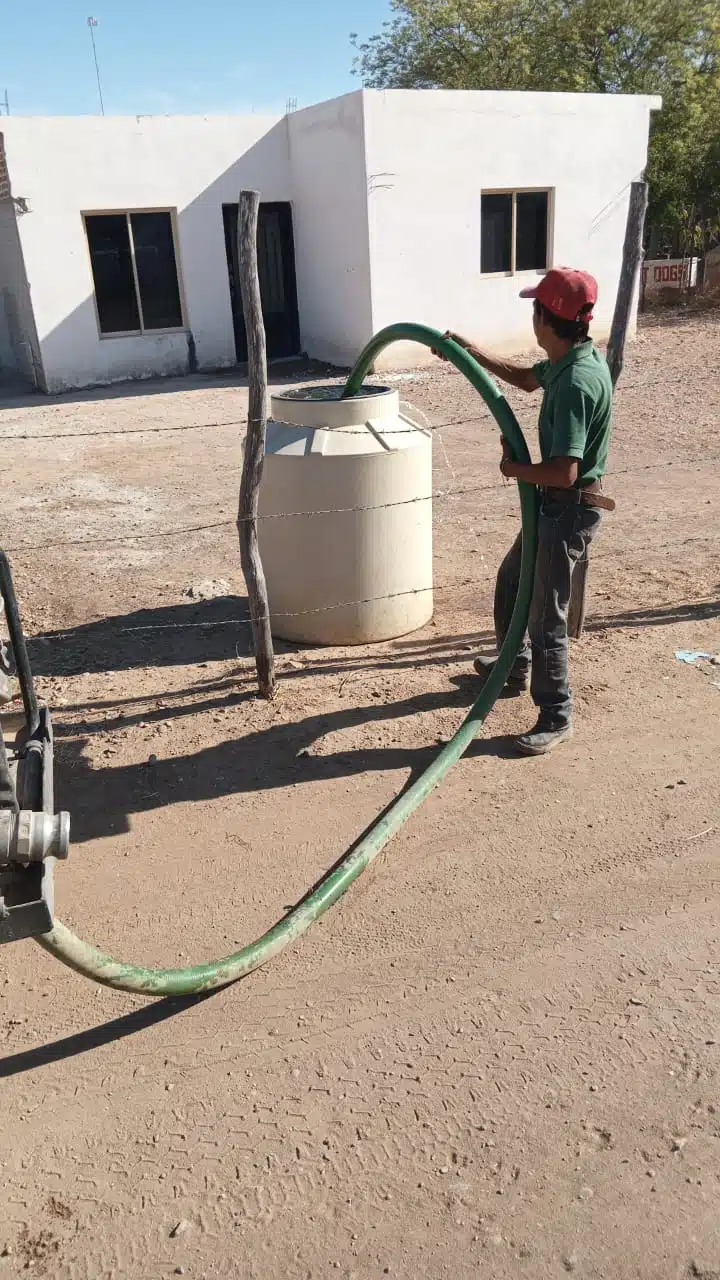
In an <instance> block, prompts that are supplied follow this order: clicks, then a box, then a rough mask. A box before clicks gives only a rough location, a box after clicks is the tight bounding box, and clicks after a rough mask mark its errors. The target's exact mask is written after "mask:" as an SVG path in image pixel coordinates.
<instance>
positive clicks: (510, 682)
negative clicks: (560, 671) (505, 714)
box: [473, 656, 530, 698]
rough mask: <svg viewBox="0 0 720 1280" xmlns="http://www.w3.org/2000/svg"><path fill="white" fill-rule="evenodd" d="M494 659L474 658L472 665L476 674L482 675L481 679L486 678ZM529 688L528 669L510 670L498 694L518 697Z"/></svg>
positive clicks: (494, 661) (506, 696) (491, 668)
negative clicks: (500, 692)
mask: <svg viewBox="0 0 720 1280" xmlns="http://www.w3.org/2000/svg"><path fill="white" fill-rule="evenodd" d="M496 661H497V659H496V658H486V657H484V656H481V657H479V658H476V659H475V661H474V662H473V667H474V668H475V671H476V672H477V674H478V675H479V676H482V678H483V680H487V679H488V677H489V676H490V674H491V672H492V670H493V667H494V666H495V663H496ZM529 688H530V673H529V672H528V671H519V672H518V671H511V672H510V675H509V676H508V678H507V680H506V681H505V688H504V689H503V691H502V694H501V695H500V696H501V697H504V698H519V697H520V695H521V694H523V693H527V692H528V689H529Z"/></svg>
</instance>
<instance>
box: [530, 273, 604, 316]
mask: <svg viewBox="0 0 720 1280" xmlns="http://www.w3.org/2000/svg"><path fill="white" fill-rule="evenodd" d="M520 297H521V298H537V300H538V302H541V303H542V305H543V306H544V307H547V309H548V311H552V313H553V315H554V316H558V317H559V319H561V320H577V319H578V317H579V315H580V312H581V311H582V313H583V316H582V318H583V320H587V321H590V320H592V318H593V313H592V309H593V307H594V306H595V303H596V302H597V298H598V284H597V280H596V279H595V277H594V276H591V275H589V274H588V272H587V271H575V270H574V269H573V268H572V267H553V268H552V270H551V271H548V273H547V275H545V276H543V278H542V280H541V281H540V283H539V284H537V285H534V286H533V288H532V289H523V290H522V292H521V294H520ZM585 308H588V310H585Z"/></svg>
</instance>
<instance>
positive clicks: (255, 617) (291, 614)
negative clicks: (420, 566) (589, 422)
mask: <svg viewBox="0 0 720 1280" xmlns="http://www.w3.org/2000/svg"><path fill="white" fill-rule="evenodd" d="M715 541H717V539H716V538H715V537H714V536H713V535H703V536H697V537H691V538H680V539H678V540H677V541H675V542H663V544H662V545H663V550H665V548H666V547H680V546H687V545H688V544H689V543H692V542H715ZM655 550H657V543H648V544H646V545H645V546H641V547H619V548H616V549H614V550H610V551H604V552H601V553H600V554H599V555H594V556H593V557H592V562H593V563H595V561H596V560H606V559H608V558H615V557H618V556H620V557H623V556H629V555H640V554H642V553H643V552H645V551H655ZM484 585H485V584H484V583H482V582H480V581H479V580H473V579H467V580H466V581H464V582H441V583H433V584H431V585H430V586H427V587H412V588H409V589H407V590H404V591H390V592H387V593H386V594H385V595H380V596H364V597H362V598H360V599H357V600H338V601H336V602H334V603H333V604H326V605H318V606H316V607H314V608H311V609H293V610H287V609H284V610H273V609H271V610H269V611H268V613H267V614H251V615H249V616H248V617H247V618H220V619H218V620H217V621H215V622H164V623H152V624H150V623H148V624H146V625H144V626H138V627H118V628H113V634H114V635H139V634H142V633H145V632H157V631H194V630H203V631H208V630H213V629H214V628H215V627H251V626H253V625H254V624H255V623H258V622H263V621H265V620H266V619H270V620H272V619H279V618H304V617H309V616H311V615H315V614H320V613H333V612H335V611H336V610H338V609H354V608H359V607H360V606H362V605H368V604H380V603H382V602H384V601H386V600H398V599H401V598H403V597H407V596H419V595H428V594H429V593H432V594H437V593H438V592H443V591H459V590H461V589H468V588H472V587H478V588H480V587H482V586H484ZM220 598H221V599H227V598H228V597H220ZM188 603H189V604H192V603H193V602H192V601H189V602H188ZM33 639H34V640H40V641H45V640H46V641H50V640H69V639H77V631H52V632H39V633H38V634H37V635H36V636H33Z"/></svg>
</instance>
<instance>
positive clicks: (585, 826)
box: [0, 315, 720, 1280]
mask: <svg viewBox="0 0 720 1280" xmlns="http://www.w3.org/2000/svg"><path fill="white" fill-rule="evenodd" d="M719 349H720V323H719V322H718V318H717V316H712V315H711V316H707V317H704V318H703V317H696V318H693V319H686V320H675V321H672V322H667V321H666V322H664V323H661V322H651V323H648V324H646V326H645V327H644V328H643V330H642V331H641V334H640V337H639V339H638V341H637V342H636V343H635V344H634V345H633V347H632V350H631V351H630V353H629V357H628V360H627V365H626V369H625V372H624V374H623V379H622V382H621V388H620V390H619V392H618V396H617V411H616V433H615V442H614V448H613V452H612V459H611V469H612V476H611V478H610V479H609V481H608V485H607V488H608V491H609V492H612V493H613V495H614V496H615V497H616V498H617V501H618V510H617V513H616V514H615V515H614V516H613V517H610V518H607V519H606V520H605V522H604V526H603V530H602V534H601V537H600V540H599V541H598V543H597V544H596V550H595V553H594V558H593V563H592V572H591V605H590V618H589V624H588V628H587V631H586V633H585V636H584V637H583V639H582V640H581V641H580V642H579V643H577V644H575V645H574V646H573V649H572V666H573V673H574V687H575V691H576V701H577V733H576V737H575V740H574V741H573V742H572V743H571V744H569V745H568V746H567V747H565V748H563V750H562V751H560V752H558V753H557V754H556V755H554V756H552V757H549V758H547V759H544V760H534V761H533V760H523V759H518V758H515V757H514V756H513V754H512V751H511V749H510V746H509V741H508V735H510V734H512V733H514V732H516V731H518V730H522V729H524V728H526V727H528V726H529V725H530V724H531V723H532V720H533V716H532V712H533V708H532V705H531V704H530V702H529V700H519V701H511V702H501V703H500V704H499V705H498V707H497V709H496V710H495V711H494V712H493V713H492V715H491V717H490V719H489V721H488V723H487V725H486V728H485V733H484V736H483V737H482V738H481V739H480V740H479V741H478V742H477V744H476V747H475V749H474V750H473V751H472V752H471V753H470V755H469V757H467V758H465V759H464V760H463V761H461V762H460V764H458V765H457V766H456V767H455V768H454V770H453V771H452V773H451V774H450V776H449V778H448V780H447V781H446V782H445V784H444V786H443V787H442V788H441V789H440V790H439V791H438V792H436V793H435V794H434V795H433V796H432V797H431V798H430V800H429V801H428V802H427V803H426V804H425V805H424V807H423V808H422V809H421V810H420V811H419V812H418V813H417V814H416V815H415V816H414V817H413V819H412V820H411V821H410V822H409V823H408V824H407V825H406V826H405V827H404V828H403V830H402V832H401V833H400V834H399V835H398V836H396V838H395V839H394V840H393V841H392V842H391V843H390V845H389V846H388V848H387V850H386V851H385V853H384V854H383V855H382V856H381V857H380V858H379V859H378V860H377V862H376V863H374V864H373V867H372V868H371V869H370V870H369V871H368V872H367V873H366V874H365V875H364V876H363V877H362V878H361V880H360V881H359V882H358V883H357V884H356V885H355V886H354V887H353V889H352V890H351V891H350V893H349V894H348V895H347V897H346V898H345V899H344V900H343V901H342V902H341V903H340V904H339V905H338V906H337V907H336V908H334V909H333V910H332V911H331V912H330V913H329V914H328V915H326V916H325V917H324V918H323V920H322V921H321V922H320V923H319V924H317V925H316V926H315V927H314V928H313V929H312V930H311V932H310V933H309V934H308V935H307V936H306V937H305V938H304V939H303V940H302V941H301V942H300V943H299V944H298V945H297V946H295V947H294V948H292V949H290V950H288V951H287V952H285V953H284V954H283V955H282V956H281V957H280V958H279V959H277V960H276V961H275V962H274V963H273V964H272V965H271V966H270V967H269V968H267V969H266V970H264V971H262V972H259V973H256V974H254V975H252V976H251V977H250V978H249V979H247V980H246V981H245V982H243V983H241V984H240V985H238V986H236V987H234V988H232V989H229V990H226V991H224V992H222V993H220V994H218V995H215V996H213V997H211V998H208V999H205V1000H202V1001H197V1002H181V1001H177V1000H175V1001H164V1002H159V1003H152V1002H145V1001H142V1000H139V999H134V998H132V997H128V996H124V995H118V994H115V993H112V992H110V991H106V990H104V989H102V988H100V987H95V986H93V985H92V984H90V983H88V982H86V981H85V980H83V979H81V978H80V977H78V976H76V975H74V974H73V973H71V972H70V971H69V970H66V969H64V968H63V967H62V966H60V965H59V964H57V963H56V962H54V961H53V960H51V959H50V958H49V957H48V956H46V955H45V954H44V953H43V952H41V951H40V950H39V948H37V947H36V946H34V945H33V944H32V943H30V942H28V943H21V944H17V945H15V946H12V947H5V948H3V951H2V954H1V955H0V965H1V968H0V974H1V975H2V976H1V978H0V1034H1V1035H2V1039H3V1047H4V1058H3V1060H2V1066H1V1074H2V1076H3V1081H2V1116H3V1120H2V1126H1V1128H0V1159H1V1160H2V1166H3V1174H4V1177H3V1183H4V1194H3V1196H2V1199H1V1202H0V1254H1V1255H2V1256H0V1280H2V1278H3V1277H5V1276H8V1277H9V1276H24V1275H27V1274H31V1275H46V1276H52V1277H58V1278H60V1280H104V1278H108V1280H109V1278H110V1277H123V1278H128V1280H161V1278H162V1277H166V1276H172V1275H185V1276H188V1277H192V1280H201V1277H208V1278H209V1277H224V1278H228V1277H243V1280H272V1278H274V1277H289V1278H292V1280H294V1278H295V1277H298V1278H300V1277H326V1276H334V1275H338V1276H341V1277H346V1278H347V1280H350V1277H354V1278H356V1280H361V1278H362V1280H365V1278H368V1280H375V1277H382V1276H384V1275H390V1276H395V1277H403V1278H404V1280H414V1278H416V1277H427V1278H428V1280H465V1278H469V1277H477V1276H481V1277H482V1276H487V1277H490V1278H492V1280H551V1278H552V1277H555V1276H557V1277H560V1276H563V1275H566V1274H567V1273H574V1274H577V1275H578V1276H581V1277H586V1278H592V1280H596V1278H600V1277H602V1278H607V1280H631V1278H635V1277H638V1278H641V1280H692V1278H695V1280H718V1277H720V1215H719V1214H718V1197H719V1195H720V1087H719V1084H720V1076H719V1074H718V1071H719V1068H720V1032H719V1031H718V1026H719V1015H720V975H719V974H718V967H717V959H718V953H719V951H718V948H719V944H720V912H719V907H720V860H719V855H720V792H719V789H718V749H719V747H720V673H719V671H718V668H717V667H712V666H710V665H709V664H705V665H702V666H697V667H692V666H686V665H683V664H681V663H680V662H678V661H676V659H675V651H676V650H677V649H697V650H707V651H708V652H711V653H717V652H718V651H719V650H720V558H719V557H720V531H719V530H718V515H719V513H720V501H719V500H720V486H719V484H718V479H717V475H718V471H717V464H718V460H719V457H718V455H719V453H720V446H719V445H718V424H719V423H720V366H719V364H718V350H719ZM301 376H306V374H303V371H295V370H292V369H284V370H283V371H282V374H281V377H282V379H283V380H284V381H286V382H297V381H298V379H299V378H300V377H301ZM314 376H315V377H317V371H315V373H314ZM400 386H401V389H402V394H403V397H404V398H405V399H407V400H408V401H410V402H412V403H414V404H415V405H417V406H419V407H420V408H422V409H423V410H424V411H425V412H426V413H427V414H428V415H429V417H430V419H431V421H432V422H433V423H434V424H436V425H437V424H441V423H449V424H452V425H449V426H447V427H446V428H444V429H443V430H438V431H437V432H436V435H435V444H436V448H435V469H436V478H435V479H436V487H437V489H438V490H439V491H442V492H443V493H444V494H446V496H444V497H439V498H438V499H437V500H436V503H435V536H436V550H435V577H436V588H437V591H436V611H435V617H434V621H433V623H432V625H431V626H428V627H427V628H426V629H425V630H424V631H423V632H420V633H417V634H415V635H412V636H409V637H407V638H406V639H403V640H399V641H397V642H394V643H388V644H383V645H378V646H376V647H373V648H365V649H345V650H340V649H337V650H335V649H332V650H329V649H324V650H317V649H315V650H302V649H299V648H295V647H293V646H289V645H285V646H282V645H281V646H279V648H280V653H279V659H278V665H279V670H280V673H281V677H282V678H281V685H280V692H279V696H278V698H277V700H276V702H275V703H273V704H272V705H268V704H266V703H263V702H260V701H258V699H257V698H256V697H255V695H254V683H253V671H252V662H251V660H250V658H249V656H248V655H249V648H248V645H249V635H248V627H247V625H246V624H245V623H243V621H242V619H243V617H244V616H245V615H246V607H245V600H244V592H243V581H242V577H241V574H240V570H239V565H238V554H237V544H236V536H235V529H234V525H233V518H234V509H235V504H236V491H237V484H238V462H239V449H238V439H239V434H240V431H241V429H242V421H243V413H244V410H245V405H246V392H245V390H244V388H243V385H242V384H241V383H240V382H238V380H237V379H234V378H233V377H226V378H201V377H197V378H194V379H191V380H187V381H182V382H177V383H167V382H165V383H162V382H159V383H152V384H147V385H143V386H136V387H131V388H128V387H123V388H115V389H109V390H101V391H96V392H88V393H82V394H77V395H67V396H64V397H62V398H60V399H54V400H44V399H40V398H37V397H27V398H25V399H23V398H15V399H10V398H6V399H5V400H3V401H2V409H1V412H0V435H2V438H3V473H4V486H3V493H4V497H3V502H4V516H5V530H4V534H3V542H4V545H5V547H6V548H8V549H10V550H11V559H12V562H13V566H14V571H15V575H16V580H17V587H18V591H19V594H20V596H21V600H22V604H23V609H24V616H25V621H26V626H27V630H28V632H29V634H30V635H31V636H32V637H33V638H32V644H31V652H32V659H33V663H34V666H35V670H36V672H37V676H38V683H39V687H40V690H41V692H42V694H43V696H44V697H46V698H47V700H48V701H49V702H50V704H51V706H52V707H53V708H54V718H55V724H56V733H57V751H56V794H57V797H58V802H59V804H61V805H62V807H63V808H68V809H70V810H71V812H72V819H73V832H74V844H73V847H72V850H71V857H70V859H69V861H68V863H67V864H66V865H65V866H63V867H62V868H61V869H60V870H59V871H58V873H57V907H58V912H59V915H60V916H61V918H63V919H64V920H65V921H66V923H68V924H70V925H71V926H72V927H73V928H75V929H76V930H77V931H78V932H80V933H81V934H82V935H83V936H84V937H86V938H88V939H89V940H91V941H94V942H96V943H98V944H99V945H101V946H102V947H103V948H104V949H106V950H110V951H112V952H114V953H116V954H120V955H121V956H122V957H123V958H126V959H134V960H138V961H143V962H145V963H147V964H174V963H182V962H189V961H190V960H191V959H192V960H196V959H200V958H209V957H211V956H215V955H218V954H222V953H226V952H227V951H229V950H231V949H233V948H235V946H236V945H237V944H242V943H244V942H247V941H249V940H250V939H251V938H252V937H253V936H255V935H256V934H257V933H258V932H259V931H261V930H262V929H263V928H265V927H267V926H268V925H269V924H270V923H272V922H273V921H274V920H275V919H276V918H278V917H279V916H280V915H281V914H282V912H283V910H284V908H285V907H287V905H288V904H290V903H293V902H295V901H296V900H297V899H298V898H299V897H300V896H301V895H302V893H303V891H304V890H305V888H306V887H307V886H308V885H310V884H311V883H312V882H313V881H314V880H315V879H316V878H317V877H318V876H319V875H320V874H321V873H322V872H323V871H324V870H325V869H326V868H327V867H329V866H330V865H331V864H332V863H333V862H334V861H335V859H336V858H337V857H338V856H339V855H340V854H341V853H342V852H343V851H344V850H345V849H346V848H347V847H348V846H349V845H350V844H351V843H352V841H353V840H355V839H356V838H357V836H358V835H359V834H360V833H361V832H362V831H363V830H364V829H365V828H366V827H367V825H368V824H369V823H370V822H371V820H372V819H373V818H374V816H375V815H376V814H377V813H378V812H379V811H380V810H381V809H382V808H383V807H384V806H385V805H386V804H387V803H388V802H389V801H390V800H391V798H392V797H393V796H394V795H395V794H396V793H397V792H398V791H399V790H400V789H401V788H402V786H403V785H404V784H405V783H406V781H407V779H408V778H409V777H411V776H413V775H415V774H417V773H418V772H419V771H420V770H422V768H423V767H424V766H425V765H426V764H427V763H428V761H429V760H430V759H431V758H432V755H433V752H434V751H435V750H437V746H436V744H437V741H438V739H439V738H442V737H443V736H446V735H447V734H449V733H451V732H452V730H453V729H454V728H455V727H456V726H457V724H458V723H459V721H460V719H461V717H462V715H463V713H464V710H465V708H466V707H467V705H468V703H469V701H470V700H471V698H472V694H473V685H472V681H471V680H470V679H469V677H468V673H469V663H470V658H471V654H472V652H473V651H475V650H476V649H477V648H478V647H481V648H482V647H485V646H486V645H488V644H489V641H490V625H491V597H492V585H493V575H494V570H495V568H496V566H497V563H498V561H499V558H500V556H501V553H502V551H503V549H504V547H505V546H506V545H507V544H508V542H509V541H510V539H511V538H512V536H514V533H515V531H516V527H517V496H516V492H515V490H514V488H513V487H512V486H503V484H502V483H501V480H500V477H499V474H498V470H497V463H498V455H499V449H498V442H497V435H496V432H495V431H494V429H493V424H492V422H491V421H490V420H489V418H488V415H487V413H486V411H485V410H484V407H483V405H482V404H481V402H479V400H478V399H477V397H476V396H475V394H474V393H473V392H472V391H471V390H470V389H468V387H467V384H466V383H465V382H464V381H463V380H462V379H461V378H459V377H458V376H457V375H455V374H454V373H453V372H452V371H451V370H448V369H444V368H439V367H438V368H437V369H436V370H434V371H433V372H432V373H431V374H428V373H424V374H419V375H418V376H416V377H414V378H413V379H411V380H404V381H402V382H401V383H400ZM513 403H514V404H516V407H517V408H518V409H519V410H520V411H521V422H522V424H523V426H524V428H525V430H526V432H527V433H528V436H529V437H531V436H532V434H533V426H534V422H535V419H536V415H537V403H536V402H535V401H533V400H530V399H529V398H525V399H524V400H522V401H520V400H519V398H518V397H513ZM467 490H473V491H472V492H467ZM206 578H214V579H218V578H222V579H225V580H226V581H227V582H228V583H230V584H231V589H232V592H233V593H234V594H233V595H232V596H231V597H230V598H229V599H228V598H226V599H220V600H214V601H199V602H193V601H191V600H188V599H187V598H185V597H184V595H183V592H184V591H185V589H186V588H188V587H189V586H190V585H191V584H193V583H198V582H200V581H202V580H203V579H206ZM305 748H307V749H308V753H307V754H304V753H303V754H301V755H299V754H298V753H299V752H303V751H304V749H305ZM151 757H156V760H155V761H154V762H152V763H150V762H149V761H150V758H151Z"/></svg>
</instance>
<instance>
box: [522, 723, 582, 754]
mask: <svg viewBox="0 0 720 1280" xmlns="http://www.w3.org/2000/svg"><path fill="white" fill-rule="evenodd" d="M572 736H573V727H572V724H570V723H569V722H567V723H561V724H558V722H557V721H552V720H548V718H547V717H546V716H540V717H539V719H538V722H537V724H536V725H535V728H534V729H531V730H530V732H529V733H524V734H523V735H522V737H520V738H516V739H515V747H516V749H517V750H518V751H519V752H520V755H521V756H545V755H547V753H548V751H554V750H555V748H556V747H559V746H560V744H561V743H563V742H567V740H568V738H572Z"/></svg>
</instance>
